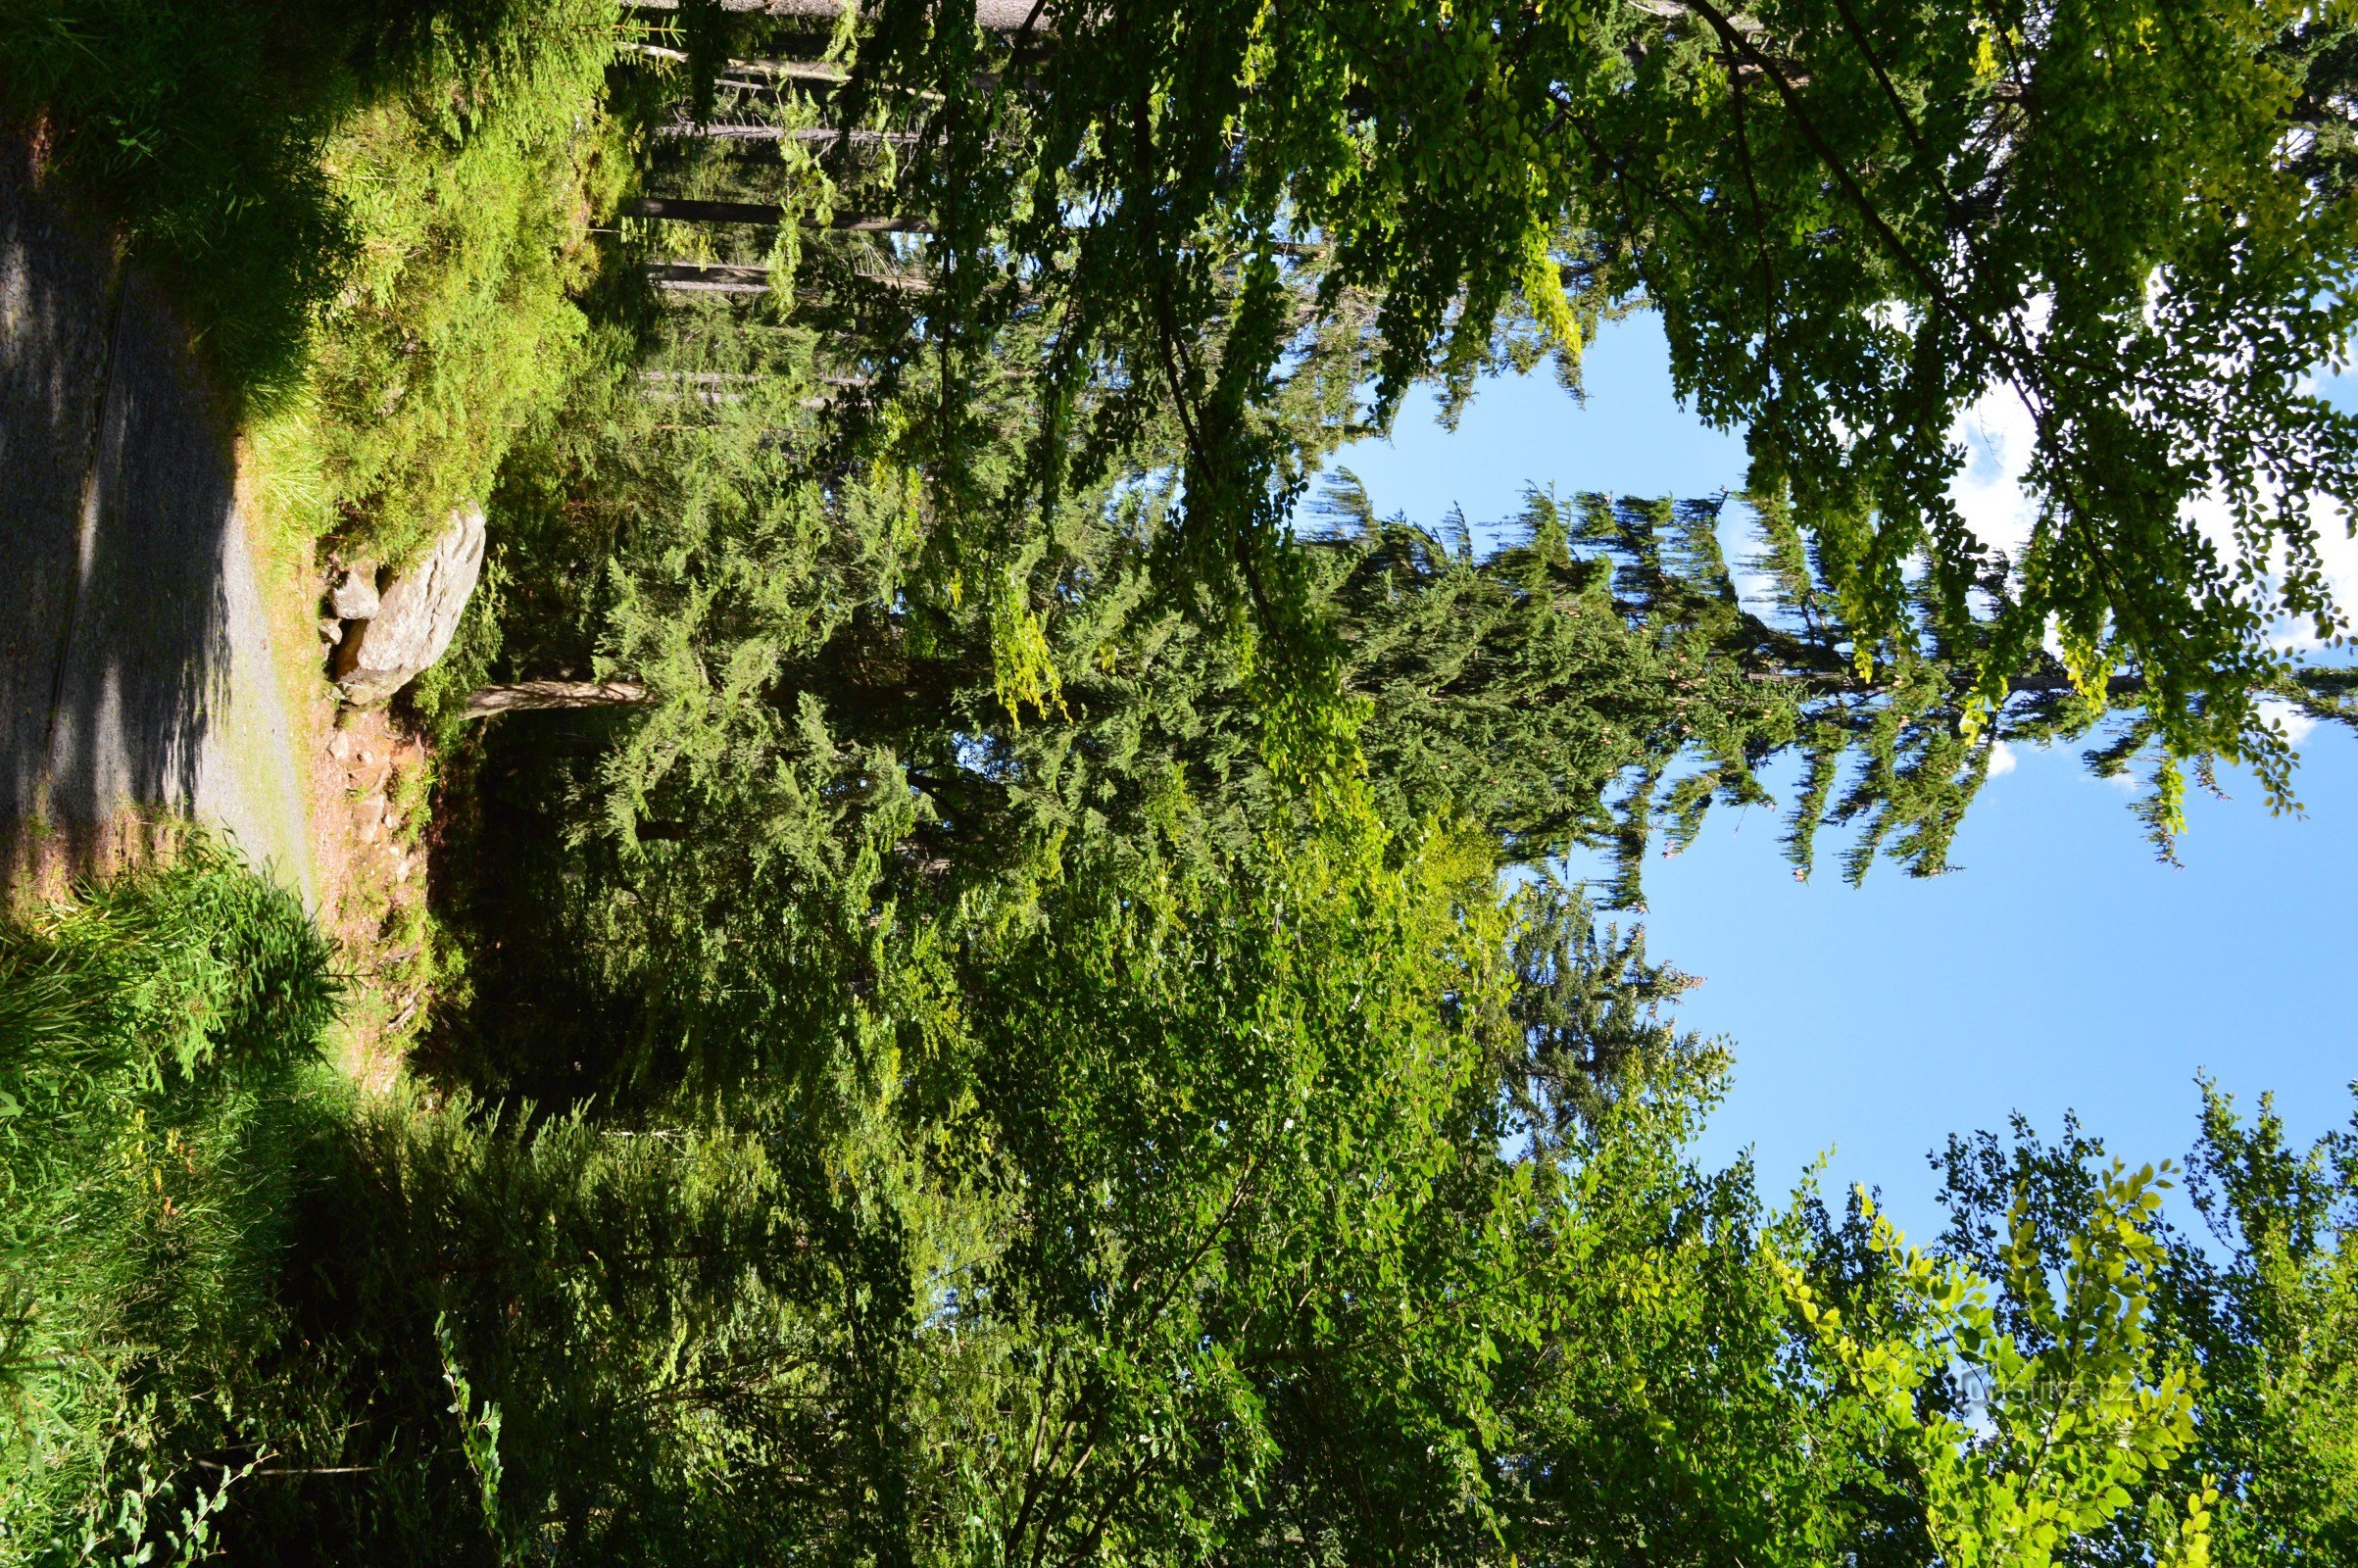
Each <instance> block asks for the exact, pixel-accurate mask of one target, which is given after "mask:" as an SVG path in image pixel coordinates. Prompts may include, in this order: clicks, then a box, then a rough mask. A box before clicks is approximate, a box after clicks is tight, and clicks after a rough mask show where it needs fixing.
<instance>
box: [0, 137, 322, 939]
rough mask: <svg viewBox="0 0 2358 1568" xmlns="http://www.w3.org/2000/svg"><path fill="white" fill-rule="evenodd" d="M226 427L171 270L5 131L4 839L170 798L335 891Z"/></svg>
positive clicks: (82, 845)
mask: <svg viewBox="0 0 2358 1568" xmlns="http://www.w3.org/2000/svg"><path fill="white" fill-rule="evenodd" d="M236 484H237V471H236V462H235V457H234V453H233V449H232V443H231V441H230V437H229V434H228V432H227V430H226V429H225V428H224V427H223V424H222V421H221V418H220V417H219V416H218V413H217V411H216V410H215V409H214V408H213V407H212V406H211V404H210V401H209V399H208V398H207V396H206V393H205V390H204V388H203V386H202V384H201V383H200V380H199V378H198V375H197V372H196V369H195V367H194V365H193V363H192V361H191V358H190V355H189V353H188V350H187V346H186V342H185V334H184V333H183V332H182V331H181V330H180V329H178V328H177V327H176V326H175V325H174V323H173V322H172V319H171V317H170V315H169V313H168V312H167V311H166V309H165V307H164V305H163V302H162V301H161V299H160V298H158V296H157V294H156V291H155V290H154V289H153V287H152V286H150V285H148V284H147V283H145V282H143V281H142V279H141V278H140V277H139V275H138V274H137V272H136V271H130V272H127V273H126V272H125V271H124V270H123V269H120V268H118V267H117V266H116V265H115V263H114V260H113V258H112V257H111V256H110V255H109V254H108V253H107V251H106V249H105V248H104V246H103V245H101V244H95V243H93V242H92V241H91V239H90V237H89V236H88V235H86V234H84V233H82V232H80V231H79V230H78V229H77V228H75V227H74V226H73V225H70V224H69V223H68V222H67V221H65V220H64V218H63V216H62V215H61V214H60V212H59V211H58V210H57V208H56V207H55V206H54V205H52V204H51V203H50V202H49V201H48V200H47V199H45V198H44V197H43V196H41V195H40V194H39V193H37V192H36V191H35V189H34V188H33V182H32V180H31V178H30V174H29V170H28V167H27V164H26V161H25V150H24V149H23V147H22V146H13V145H0V847H5V848H7V849H8V851H9V854H8V856H7V858H6V860H5V861H0V864H6V863H11V862H14V863H23V862H24V860H25V856H26V853H27V851H28V850H32V851H37V852H39V853H40V854H41V855H42V856H43V857H44V858H46V857H48V856H50V855H53V854H55V853H56V852H58V851H61V850H62V851H63V852H64V857H65V860H66V863H67V864H68V865H69V866H71V867H73V868H74V869H81V868H85V867H89V866H91V865H94V864H96V863H98V860H99V859H100V858H101V857H102V856H103V854H104V852H105V845H106V842H107V836H108V835H109V834H110V833H111V832H119V831H120V824H121V823H122V822H123V820H124V819H125V818H126V817H127V816H130V815H133V814H135V813H137V812H139V811H141V810H150V811H152V810H154V809H163V810H165V811H168V812H172V813H177V814H185V815H187V816H191V817H194V818H196V819H198V820H200V821H204V822H208V823H211V824H213V825H215V826H217V827H219V828H221V829H225V830H226V831H227V832H228V833H230V834H231V835H233V836H234V837H235V838H236V839H237V841H238V843H239V844H240V845H241V846H243V848H244V850H245V852H246V854H247V856H248V857H249V858H251V859H252V860H253V861H254V862H255V863H256V864H257V865H267V866H269V867H270V869H271V871H272V873H273V874H274V875H276V876H277V877H278V878H279V880H280V881H282V882H283V883H285V884H286V885H287V886H288V887H290V888H292V889H294V890H295V891H297V892H299V893H301V894H302V895H303V896H304V898H305V900H306V902H307V903H309V902H313V891H312V888H313V878H312V867H311V856H310V842H311V835H310V831H309V824H308V820H307V817H306V814H305V804H304V803H305V792H304V788H303V781H302V777H301V774H300V772H299V770H298V769H297V766H296V763H295V759H294V754H293V747H292V744H291V740H290V734H289V727H288V721H287V712H286V708H285V702H284V698H283V695H282V689H281V687H280V684H279V681H278V672H277V669H276V667H275V663H274V660H273V656H272V652H271V645H270V629H269V622H268V620H267V618H266V616H265V614H264V609H263V602H262V595H261V591H260V588H259V586H258V584H257V580H256V577H255V572H254V564H253V561H252V558H251V556H250V555H249V553H248V549H247V539H246V531H245V522H244V518H243V517H242V516H241V515H240V514H239V511H238V508H237V504H236Z"/></svg>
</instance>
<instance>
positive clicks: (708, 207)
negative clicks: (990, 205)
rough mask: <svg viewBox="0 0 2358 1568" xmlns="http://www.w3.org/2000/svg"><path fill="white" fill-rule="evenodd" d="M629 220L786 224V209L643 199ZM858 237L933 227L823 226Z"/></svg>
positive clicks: (878, 218)
mask: <svg viewBox="0 0 2358 1568" xmlns="http://www.w3.org/2000/svg"><path fill="white" fill-rule="evenodd" d="M622 216H623V217H625V218H668V219H672V220H674V221H679V222H683V223H782V222H784V221H786V209H785V208H783V207H781V206H779V205H778V204H777V203H776V202H716V201H704V200H699V199H691V198H688V197H684V196H641V197H639V198H637V199H636V200H634V201H627V202H624V203H623V204H622ZM809 226H811V227H812V228H819V227H826V228H832V229H841V230H843V231H845V232H848V233H854V234H930V233H932V232H933V225H932V224H931V223H929V222H927V221H925V220H924V219H922V218H893V217H888V216H884V215H881V214H876V213H837V214H836V215H835V216H834V217H833V218H831V219H829V220H828V221H826V222H825V223H824V224H823V225H822V224H818V223H811V224H810V225H809Z"/></svg>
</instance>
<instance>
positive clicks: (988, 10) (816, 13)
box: [624, 0, 1046, 32]
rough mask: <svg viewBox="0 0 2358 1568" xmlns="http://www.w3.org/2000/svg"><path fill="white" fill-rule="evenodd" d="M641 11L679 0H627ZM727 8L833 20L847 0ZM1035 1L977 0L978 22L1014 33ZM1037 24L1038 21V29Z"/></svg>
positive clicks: (724, 3) (752, 2)
mask: <svg viewBox="0 0 2358 1568" xmlns="http://www.w3.org/2000/svg"><path fill="white" fill-rule="evenodd" d="M624 4H626V5H628V6H630V7H632V8H633V9H635V10H639V11H677V10H678V9H679V0H624ZM720 9H721V10H723V11H742V12H752V13H755V14H758V15H761V16H764V17H809V18H810V19H811V21H813V22H833V21H834V20H835V19H836V18H837V17H840V16H842V15H843V12H844V0H720ZM1045 9H1046V8H1045V7H1044V6H1039V5H1036V4H1035V3H1034V0H974V25H976V26H978V27H980V28H982V30H983V31H985V32H1014V31H1016V30H1018V29H1019V28H1021V27H1022V26H1023V25H1024V24H1025V23H1026V22H1029V21H1030V20H1031V17H1032V13H1033V12H1034V11H1038V10H1045ZM1034 26H1035V29H1036V28H1037V24H1034Z"/></svg>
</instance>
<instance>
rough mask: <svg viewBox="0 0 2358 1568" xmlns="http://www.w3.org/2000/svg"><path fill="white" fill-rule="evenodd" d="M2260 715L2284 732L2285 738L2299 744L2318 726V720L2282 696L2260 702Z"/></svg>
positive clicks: (2296, 744)
mask: <svg viewBox="0 0 2358 1568" xmlns="http://www.w3.org/2000/svg"><path fill="white" fill-rule="evenodd" d="M2260 717H2261V718H2263V719H2265V720H2266V721H2267V722H2269V723H2271V724H2274V725H2276V726H2277V727H2278V728H2279V729H2281V730H2283V731H2284V739H2285V740H2287V741H2289V742H2291V743H2292V744H2293V745H2295V746H2298V745H2299V744H2300V743H2301V742H2303V741H2305V740H2307V739H2308V738H2309V732H2310V731H2311V730H2313V729H2315V728H2317V720H2316V719H2314V718H2312V717H2310V716H2309V715H2308V714H2307V713H2304V712H2302V711H2300V710H2299V709H2297V708H2295V707H2293V706H2292V705H2291V704H2290V703H2287V702H2284V700H2282V699H2281V698H2275V697H2270V698H2267V699H2265V700H2264V701H2262V702H2261V704H2260Z"/></svg>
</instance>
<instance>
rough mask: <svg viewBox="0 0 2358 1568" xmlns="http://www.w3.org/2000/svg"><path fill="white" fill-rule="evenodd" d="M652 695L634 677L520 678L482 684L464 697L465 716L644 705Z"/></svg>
mask: <svg viewBox="0 0 2358 1568" xmlns="http://www.w3.org/2000/svg"><path fill="white" fill-rule="evenodd" d="M654 701H655V694H654V693H652V692H650V691H648V690H647V688H646V687H645V686H643V685H641V684H640V683H639V682H637V681H635V680H519V681H517V682H516V684H514V685H513V686H485V687H483V688H482V689H481V690H479V691H477V692H475V693H474V694H472V695H471V696H469V697H468V698H467V717H468V718H488V717H490V716H491V715H492V714H494V713H517V712H531V711H540V710H544V709H552V708H644V707H645V706H647V705H648V704H649V703H652V702H654Z"/></svg>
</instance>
